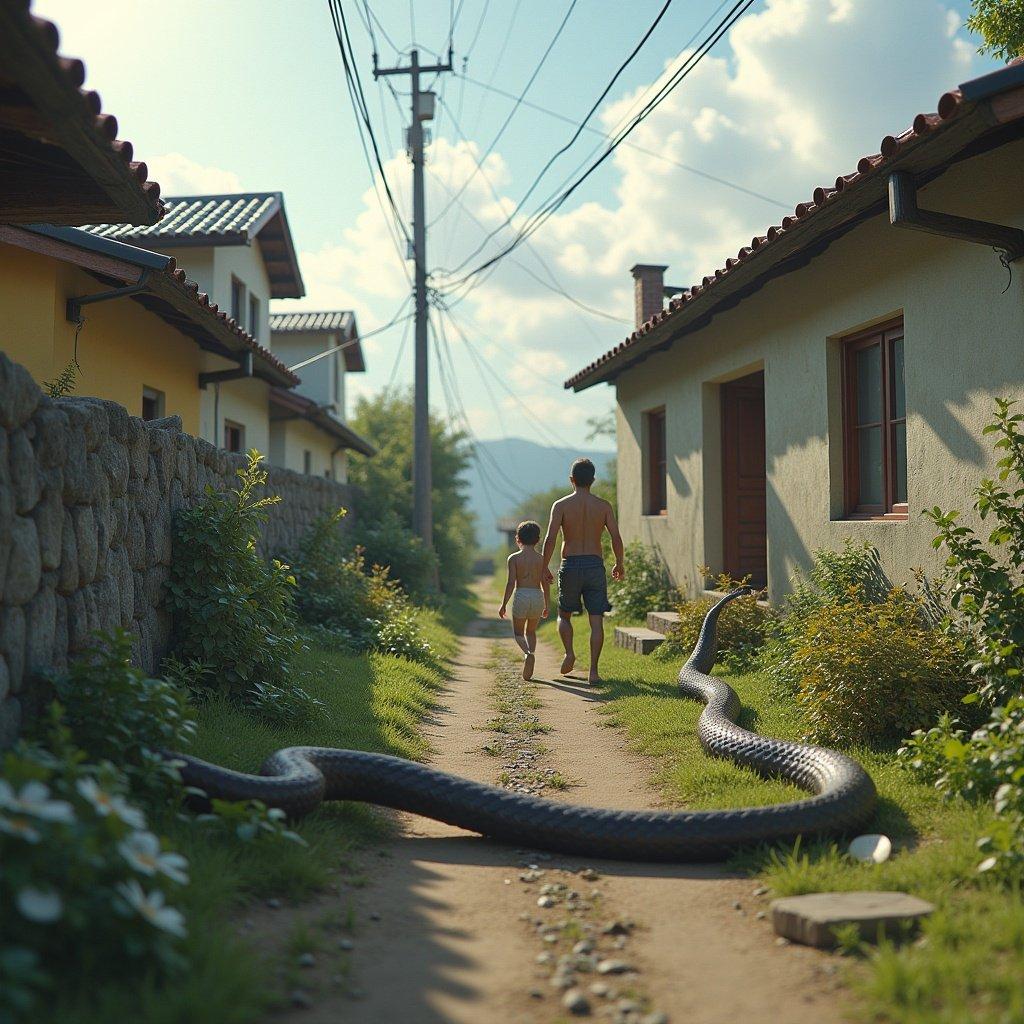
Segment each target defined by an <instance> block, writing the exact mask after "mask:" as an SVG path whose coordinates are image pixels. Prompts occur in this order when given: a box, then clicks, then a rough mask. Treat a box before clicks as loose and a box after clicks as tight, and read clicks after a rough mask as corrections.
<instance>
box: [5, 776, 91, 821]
mask: <svg viewBox="0 0 1024 1024" xmlns="http://www.w3.org/2000/svg"><path fill="white" fill-rule="evenodd" d="M0 807H6V808H7V809H8V810H10V811H17V812H20V813H21V814H29V815H31V816H32V817H33V818H41V819H42V820H43V821H60V822H64V823H66V824H67V823H70V822H73V821H74V820H75V809H74V808H73V807H72V806H71V804H69V803H68V802H67V801H66V800H51V799H50V790H49V787H47V786H46V785H44V784H43V783H42V782H36V781H32V782H26V783H25V785H24V786H22V787H21V792H20V793H15V791H14V787H13V786H12V785H11V784H10V783H9V782H7V781H5V780H4V779H0Z"/></svg>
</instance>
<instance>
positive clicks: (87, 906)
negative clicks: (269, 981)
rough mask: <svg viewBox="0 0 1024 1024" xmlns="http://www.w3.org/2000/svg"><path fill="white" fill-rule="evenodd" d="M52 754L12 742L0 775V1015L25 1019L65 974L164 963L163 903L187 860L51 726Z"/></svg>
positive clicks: (170, 947) (176, 929)
mask: <svg viewBox="0 0 1024 1024" xmlns="http://www.w3.org/2000/svg"><path fill="white" fill-rule="evenodd" d="M59 738H60V741H61V743H62V748H61V751H60V753H59V754H51V753H48V752H46V751H44V750H42V749H41V748H37V747H31V746H28V745H22V746H21V747H19V748H18V749H17V750H15V751H12V752H9V753H7V754H6V755H5V757H4V760H3V771H2V777H0V864H2V865H3V870H2V871H0V906H2V907H3V908H4V911H3V914H0V1019H10V1020H19V1019H22V1018H24V1019H26V1020H28V1019H32V1016H33V1013H32V1011H33V1007H35V1006H36V1004H37V1002H38V1000H39V998H40V996H41V995H42V994H44V993H45V992H46V991H47V990H50V989H53V988H54V987H55V986H56V985H57V984H58V983H63V982H65V981H66V979H67V978H68V977H70V976H76V977H80V978H82V979H83V980H85V979H88V981H89V983H90V984H95V983H96V982H97V981H100V980H102V979H103V978H104V977H105V976H110V975H113V974H117V973H121V972H123V971H124V970H125V969H126V967H130V966H131V965H132V964H136V965H138V969H139V970H146V971H153V972H158V973H172V972H175V971H177V970H179V969H181V967H182V966H183V960H182V957H181V954H180V951H179V944H180V940H181V939H183V938H184V937H185V934H186V925H185V918H184V916H183V915H182V913H181V911H180V910H179V909H178V908H177V907H176V906H175V897H176V894H177V892H178V891H179V890H180V887H181V886H183V885H185V884H186V883H187V881H188V862H187V861H186V860H185V858H184V857H182V856H181V855H180V854H178V853H175V852H173V851H171V850H168V849H166V848H165V845H164V843H162V842H161V840H160V839H159V838H158V837H157V836H156V835H154V834H153V833H152V832H150V831H149V830H148V829H147V826H146V818H145V815H144V814H143V812H142V811H141V810H140V809H139V808H138V807H136V806H135V805H133V804H132V803H130V802H129V799H128V797H127V792H128V783H127V780H126V778H125V777H124V776H123V775H122V774H121V773H120V772H119V771H118V770H117V769H116V768H114V767H113V766H112V765H111V764H109V763H104V764H100V765H94V764H87V763H85V762H84V760H83V755H82V752H81V751H78V750H76V749H75V748H74V747H73V746H71V745H70V741H69V737H68V734H67V731H66V730H64V731H63V732H61V733H60V736H59Z"/></svg>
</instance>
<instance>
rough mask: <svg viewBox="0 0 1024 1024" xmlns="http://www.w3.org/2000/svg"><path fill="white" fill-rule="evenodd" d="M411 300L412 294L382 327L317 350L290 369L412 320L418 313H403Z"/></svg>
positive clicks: (300, 367)
mask: <svg viewBox="0 0 1024 1024" xmlns="http://www.w3.org/2000/svg"><path fill="white" fill-rule="evenodd" d="M411 301H412V296H411V295H410V296H409V297H408V298H407V299H406V300H405V302H403V303H402V305H401V306H399V307H398V312H397V313H395V315H394V316H393V317H392V318H391V319H390V320H389V321H388V322H387V323H386V324H383V325H381V326H380V327H375V328H374V329H373V330H372V331H367V332H366V333H365V334H360V335H359V337H358V338H351V339H350V340H349V341H343V342H342V343H341V344H340V345H333V346H332V347H331V348H328V349H324V351H323V352H317V354H316V355H313V356H310V357H309V358H308V359H303V360H302V362H300V363H296V364H295V365H294V366H289V367H288V369H289V370H291V371H292V372H293V373H294V372H295V371H296V370H301V369H302V368H303V367H304V366H309V365H310V363H315V362H316V361H317V360H319V359H326V358H327V356H329V355H332V354H333V353H335V352H340V351H341V350H342V349H346V348H351V347H352V346H353V345H358V344H359V343H360V342H362V341H365V340H366V339H367V338H372V337H373V336H374V335H375V334H383V333H384V331H386V330H388V329H389V328H391V327H394V326H395V324H400V323H402V321H403V320H411V319H412V318H413V317H414V316H415V315H416V314H415V313H407V314H406V315H405V316H402V315H401V313H402V310H403V309H405V307H406V306H408V305H409V303H410V302H411Z"/></svg>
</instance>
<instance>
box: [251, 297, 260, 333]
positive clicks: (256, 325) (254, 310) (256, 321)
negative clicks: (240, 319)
mask: <svg viewBox="0 0 1024 1024" xmlns="http://www.w3.org/2000/svg"><path fill="white" fill-rule="evenodd" d="M249 333H250V334H251V335H252V336H253V338H255V339H256V341H259V340H260V300H259V299H257V298H256V296H255V295H250V296H249Z"/></svg>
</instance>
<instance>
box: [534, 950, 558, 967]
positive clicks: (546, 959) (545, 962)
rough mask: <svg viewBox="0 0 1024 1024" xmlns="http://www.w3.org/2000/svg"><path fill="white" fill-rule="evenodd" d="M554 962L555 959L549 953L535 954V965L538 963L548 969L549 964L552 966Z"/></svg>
mask: <svg viewBox="0 0 1024 1024" xmlns="http://www.w3.org/2000/svg"><path fill="white" fill-rule="evenodd" d="M554 962H555V958H554V956H552V955H551V954H550V953H538V954H537V963H539V964H540V965H541V966H542V967H548V966H550V965H551V964H553V963H554Z"/></svg>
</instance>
